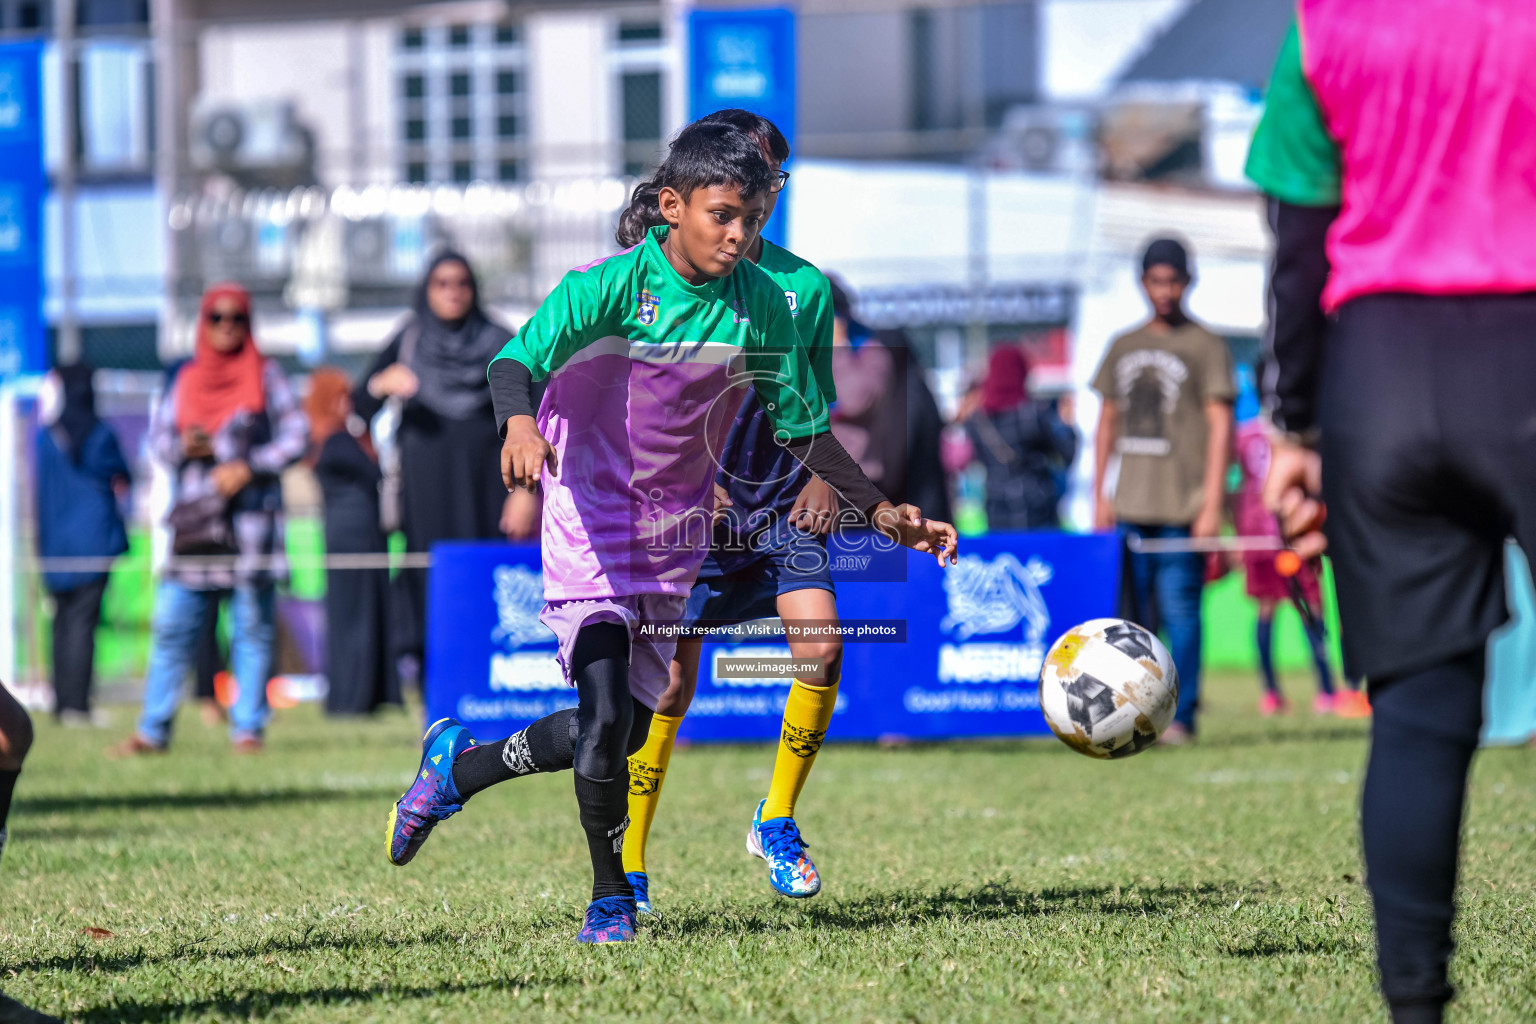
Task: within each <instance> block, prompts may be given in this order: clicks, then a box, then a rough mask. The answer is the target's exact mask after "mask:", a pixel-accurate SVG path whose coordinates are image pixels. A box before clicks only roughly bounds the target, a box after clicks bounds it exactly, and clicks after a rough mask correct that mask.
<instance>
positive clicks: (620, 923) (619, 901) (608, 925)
mask: <svg viewBox="0 0 1536 1024" xmlns="http://www.w3.org/2000/svg"><path fill="white" fill-rule="evenodd" d="M576 941H577V942H580V943H582V944H584V945H588V946H597V945H602V944H603V943H605V942H633V941H635V901H634V898H633V897H630V896H604V897H603V898H602V899H600V900H593V901H592V902H591V903H589V904H587V916H586V920H584V921H583V922H582V925H581V931H579V932H577V933H576Z"/></svg>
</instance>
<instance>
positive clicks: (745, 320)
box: [731, 299, 752, 324]
mask: <svg viewBox="0 0 1536 1024" xmlns="http://www.w3.org/2000/svg"><path fill="white" fill-rule="evenodd" d="M731 316H732V323H738V324H749V323H751V322H752V318H751V317H750V316H748V315H747V302H746V300H745V299H736V300H735V301H733V302H732V303H731Z"/></svg>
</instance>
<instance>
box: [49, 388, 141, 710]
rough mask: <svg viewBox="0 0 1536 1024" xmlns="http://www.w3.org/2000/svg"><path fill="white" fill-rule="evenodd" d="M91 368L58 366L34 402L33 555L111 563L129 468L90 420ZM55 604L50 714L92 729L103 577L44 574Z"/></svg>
mask: <svg viewBox="0 0 1536 1024" xmlns="http://www.w3.org/2000/svg"><path fill="white" fill-rule="evenodd" d="M91 374H92V370H91V367H89V366H87V365H84V364H76V365H74V366H60V367H58V368H57V369H54V370H50V371H49V372H48V375H47V376H46V377H45V378H43V387H42V390H41V391H40V392H39V394H38V402H37V404H38V426H39V428H40V429H39V430H38V432H37V547H38V554H39V555H40V556H41V557H43V558H101V559H106V558H110V557H112V556H113V555H120V554H122V553H123V552H125V551H127V550H128V531H127V530H126V529H125V528H124V526H123V516H122V513H121V511H119V509H118V499H119V498H121V497H122V496H123V494H124V493H126V491H127V489H128V476H129V475H128V463H127V462H126V461H124V459H123V452H122V449H121V448H120V447H119V446H118V442H117V435H116V434H114V433H113V432H112V428H111V427H109V426H107V425H106V424H105V423H103V422H101V420H99V419H97V418H96V391H95V389H94V388H93V387H92V385H91ZM43 584H44V585H45V586H46V587H47V588H48V592H49V594H51V595H52V596H53V602H54V616H53V694H54V714H55V715H57V716H58V719H59V721H61V722H63V723H64V724H65V725H89V724H90V722H91V683H92V677H93V675H94V672H95V667H96V626H97V624H98V623H100V621H101V599H102V595H103V594H105V593H106V589H107V572H106V570H105V569H92V570H85V571H76V572H46V573H44V574H43Z"/></svg>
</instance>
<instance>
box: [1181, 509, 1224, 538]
mask: <svg viewBox="0 0 1536 1024" xmlns="http://www.w3.org/2000/svg"><path fill="white" fill-rule="evenodd" d="M1220 532H1221V506H1220V505H1211V504H1206V505H1202V506H1201V507H1200V514H1199V515H1197V516H1195V521H1194V522H1193V523H1191V524H1190V527H1189V535H1190V536H1191V537H1214V536H1216V535H1217V534H1218V533H1220Z"/></svg>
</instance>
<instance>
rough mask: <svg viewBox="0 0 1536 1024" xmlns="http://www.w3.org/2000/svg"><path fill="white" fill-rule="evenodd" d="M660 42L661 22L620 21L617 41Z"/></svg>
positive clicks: (621, 42)
mask: <svg viewBox="0 0 1536 1024" xmlns="http://www.w3.org/2000/svg"><path fill="white" fill-rule="evenodd" d="M659 42H661V22H659V21H645V22H620V23H619V43H620V44H624V43H640V44H646V43H659Z"/></svg>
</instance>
